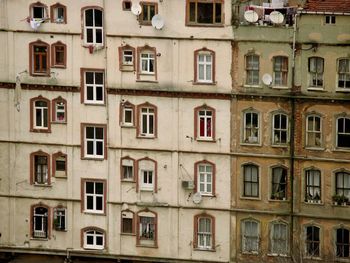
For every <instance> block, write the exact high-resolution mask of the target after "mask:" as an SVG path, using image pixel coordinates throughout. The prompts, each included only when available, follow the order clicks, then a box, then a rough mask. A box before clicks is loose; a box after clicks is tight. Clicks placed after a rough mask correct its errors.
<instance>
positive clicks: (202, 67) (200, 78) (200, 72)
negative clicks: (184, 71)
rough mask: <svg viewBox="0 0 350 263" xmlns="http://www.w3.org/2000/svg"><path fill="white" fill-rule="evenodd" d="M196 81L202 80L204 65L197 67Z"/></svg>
mask: <svg viewBox="0 0 350 263" xmlns="http://www.w3.org/2000/svg"><path fill="white" fill-rule="evenodd" d="M198 79H199V80H204V65H199V66H198Z"/></svg>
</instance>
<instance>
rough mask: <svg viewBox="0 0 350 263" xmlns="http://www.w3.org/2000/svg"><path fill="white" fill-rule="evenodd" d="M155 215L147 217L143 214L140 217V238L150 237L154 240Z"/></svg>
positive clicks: (149, 238)
mask: <svg viewBox="0 0 350 263" xmlns="http://www.w3.org/2000/svg"><path fill="white" fill-rule="evenodd" d="M154 223H155V222H154V217H146V216H141V217H140V233H141V235H140V238H141V239H148V240H154V238H155V236H154V230H155V225H154Z"/></svg>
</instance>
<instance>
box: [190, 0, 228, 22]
mask: <svg viewBox="0 0 350 263" xmlns="http://www.w3.org/2000/svg"><path fill="white" fill-rule="evenodd" d="M191 3H192V4H195V11H194V15H195V21H190V19H191V14H190V12H191V10H190V5H191ZM198 3H204V4H213V20H212V22H211V23H200V22H198ZM216 4H221V16H220V20H221V21H220V22H216V21H215V20H216V16H215V12H216ZM224 4H225V1H224V0H186V22H185V24H186V26H205V27H223V26H224V21H225V13H224Z"/></svg>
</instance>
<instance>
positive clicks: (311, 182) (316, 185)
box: [305, 169, 322, 203]
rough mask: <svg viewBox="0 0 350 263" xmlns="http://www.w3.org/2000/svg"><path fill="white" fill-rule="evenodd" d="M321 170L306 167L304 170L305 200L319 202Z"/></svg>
mask: <svg viewBox="0 0 350 263" xmlns="http://www.w3.org/2000/svg"><path fill="white" fill-rule="evenodd" d="M321 190H322V188H321V171H320V170H317V169H308V170H306V171H305V201H306V202H308V203H321V196H322V195H321Z"/></svg>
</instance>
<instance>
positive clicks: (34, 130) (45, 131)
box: [30, 129, 51, 133]
mask: <svg viewBox="0 0 350 263" xmlns="http://www.w3.org/2000/svg"><path fill="white" fill-rule="evenodd" d="M30 131H31V132H37V133H51V130H49V129H30Z"/></svg>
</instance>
